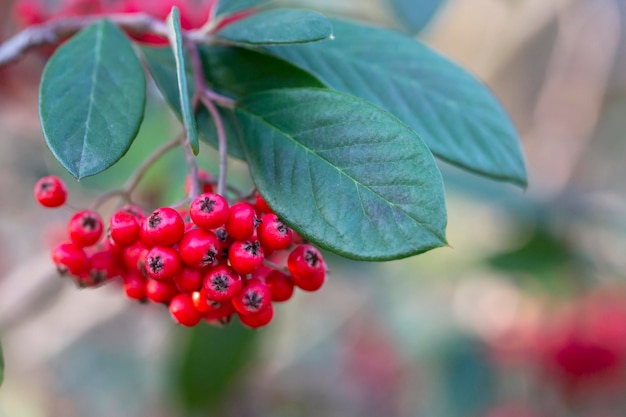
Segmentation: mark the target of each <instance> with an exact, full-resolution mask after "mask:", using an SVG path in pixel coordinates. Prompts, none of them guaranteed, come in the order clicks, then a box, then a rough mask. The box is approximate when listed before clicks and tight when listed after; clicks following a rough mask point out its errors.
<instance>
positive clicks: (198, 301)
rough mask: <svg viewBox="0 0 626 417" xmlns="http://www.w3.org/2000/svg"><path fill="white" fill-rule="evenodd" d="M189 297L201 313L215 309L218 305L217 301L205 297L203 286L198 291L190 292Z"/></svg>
mask: <svg viewBox="0 0 626 417" xmlns="http://www.w3.org/2000/svg"><path fill="white" fill-rule="evenodd" d="M191 299H192V300H193V306H194V307H195V308H196V310H198V311H199V312H200V313H202V314H207V313H210V312H212V311H215V310H216V309H217V307H219V305H220V304H219V303H218V302H217V301H211V300H209V299H208V298H207V296H206V292H205V291H204V288H202V289H200V291H194V292H192V293H191Z"/></svg>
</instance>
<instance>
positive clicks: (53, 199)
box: [35, 175, 67, 208]
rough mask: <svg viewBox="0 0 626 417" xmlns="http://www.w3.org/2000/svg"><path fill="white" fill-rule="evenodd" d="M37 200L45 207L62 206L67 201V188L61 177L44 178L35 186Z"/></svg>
mask: <svg viewBox="0 0 626 417" xmlns="http://www.w3.org/2000/svg"><path fill="white" fill-rule="evenodd" d="M35 199H36V200H37V201H38V202H39V204H41V205H42V206H44V207H51V208H52V207H59V206H62V205H63V204H65V200H67V188H65V184H64V183H63V180H61V179H60V178H59V177H55V176H54V175H50V176H47V177H43V178H41V179H39V181H37V183H36V184H35Z"/></svg>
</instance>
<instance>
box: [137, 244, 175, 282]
mask: <svg viewBox="0 0 626 417" xmlns="http://www.w3.org/2000/svg"><path fill="white" fill-rule="evenodd" d="M145 265H146V272H147V273H148V276H149V277H150V278H152V279H155V280H157V281H164V280H169V279H172V278H174V277H175V276H176V274H178V273H179V272H180V271H181V270H182V269H183V261H182V260H181V259H180V255H179V254H178V251H177V250H176V249H173V248H170V247H167V246H155V247H153V248H152V249H150V250H149V251H148V253H147V254H146V263H145Z"/></svg>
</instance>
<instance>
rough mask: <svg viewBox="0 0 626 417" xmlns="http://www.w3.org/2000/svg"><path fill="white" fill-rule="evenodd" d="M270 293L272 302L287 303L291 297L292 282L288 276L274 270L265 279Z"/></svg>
mask: <svg viewBox="0 0 626 417" xmlns="http://www.w3.org/2000/svg"><path fill="white" fill-rule="evenodd" d="M265 284H266V285H267V286H268V287H269V289H270V291H271V293H272V301H287V300H289V299H290V298H291V296H292V295H293V281H292V280H291V277H289V275H287V274H284V273H282V272H281V271H277V270H274V271H272V272H270V274H269V275H268V276H267V278H265Z"/></svg>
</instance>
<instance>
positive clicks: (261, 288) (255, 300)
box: [233, 279, 272, 315]
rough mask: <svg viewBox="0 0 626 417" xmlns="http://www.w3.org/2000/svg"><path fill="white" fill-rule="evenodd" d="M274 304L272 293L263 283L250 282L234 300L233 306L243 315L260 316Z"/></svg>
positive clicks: (257, 281)
mask: <svg viewBox="0 0 626 417" xmlns="http://www.w3.org/2000/svg"><path fill="white" fill-rule="evenodd" d="M271 303H272V293H271V292H270V289H269V288H268V287H267V285H265V284H264V283H263V282H261V281H259V280H253V279H251V280H249V281H248V282H247V285H246V286H245V287H243V289H242V290H241V291H240V292H239V294H237V296H236V297H235V298H233V306H234V307H235V310H237V311H238V312H239V313H241V314H246V315H248V314H259V313H260V312H262V311H263V310H265V309H266V308H267V307H268V306H269V305H270V304H271Z"/></svg>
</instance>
